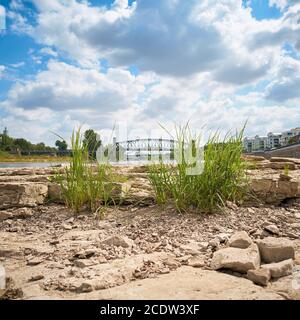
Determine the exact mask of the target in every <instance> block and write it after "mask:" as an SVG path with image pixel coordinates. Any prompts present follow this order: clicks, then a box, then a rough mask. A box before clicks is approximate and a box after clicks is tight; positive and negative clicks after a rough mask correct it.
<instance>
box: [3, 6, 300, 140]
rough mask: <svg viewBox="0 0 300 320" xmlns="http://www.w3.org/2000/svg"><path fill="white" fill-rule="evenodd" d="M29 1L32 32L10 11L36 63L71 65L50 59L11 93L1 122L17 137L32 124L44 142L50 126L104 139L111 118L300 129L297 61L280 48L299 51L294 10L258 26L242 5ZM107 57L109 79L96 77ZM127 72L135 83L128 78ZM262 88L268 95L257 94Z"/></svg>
mask: <svg viewBox="0 0 300 320" xmlns="http://www.w3.org/2000/svg"><path fill="white" fill-rule="evenodd" d="M32 2H33V3H34V4H35V6H36V7H37V9H38V14H37V20H36V25H34V26H33V25H32V26H31V25H27V22H28V21H27V20H26V19H25V18H23V17H22V16H21V15H20V13H19V12H17V11H16V12H14V14H15V15H16V17H17V18H18V19H17V22H16V23H17V25H18V26H19V27H20V28H22V27H23V32H26V33H27V34H29V35H31V36H32V37H33V38H34V39H35V40H36V41H38V42H39V43H40V44H43V45H44V46H45V47H44V48H42V49H41V50H40V52H34V54H33V53H32V55H31V56H32V57H33V59H36V61H37V62H40V63H42V62H43V60H41V56H42V55H47V56H49V55H50V56H52V57H54V58H56V59H58V57H68V58H71V61H72V62H73V64H74V65H71V64H67V63H65V62H59V61H56V60H50V61H49V62H48V64H47V66H46V68H44V70H43V71H40V72H39V73H38V74H37V75H36V76H35V77H33V78H31V79H30V80H26V81H25V80H23V81H20V82H18V83H16V84H15V85H14V86H13V87H12V88H11V90H10V91H9V94H8V97H7V99H6V100H5V101H4V102H2V103H0V107H2V108H4V109H5V110H6V112H7V114H8V116H7V117H6V118H5V119H4V120H3V121H7V123H9V124H10V125H11V126H12V128H14V129H15V130H16V131H17V132H19V133H20V134H21V133H22V130H23V129H22V128H21V127H17V126H22V125H24V124H26V123H30V124H32V128H35V131H36V135H39V136H40V137H41V138H38V139H39V140H40V139H44V140H45V141H49V139H51V138H49V132H48V131H47V130H45V127H47V128H49V130H52V131H55V132H60V133H62V134H63V135H64V136H66V137H67V136H68V135H69V134H70V131H71V130H72V127H73V126H74V125H75V124H78V123H79V122H80V123H84V124H86V125H87V126H91V127H93V128H94V129H96V130H100V129H104V130H105V131H106V132H108V131H109V130H110V129H111V128H112V127H113V125H114V122H115V121H127V122H128V126H129V127H136V128H141V129H149V130H150V129H153V128H156V127H158V122H160V123H163V124H164V125H166V126H171V125H172V123H173V121H175V122H181V123H183V122H186V121H188V120H191V122H192V124H193V126H194V127H196V128H201V127H202V126H203V125H206V127H207V128H211V129H218V128H219V129H222V130H225V131H226V130H228V129H230V128H235V127H240V126H241V125H242V124H243V123H244V122H245V121H246V120H248V121H249V122H248V123H249V125H248V128H249V129H248V131H247V133H249V134H256V133H260V134H264V133H266V132H267V131H271V130H273V131H277V130H278V131H280V130H283V129H286V128H288V127H292V126H298V125H299V122H300V113H299V108H298V105H297V103H298V102H299V101H300V97H299V94H298V91H297V90H295V89H296V88H297V86H299V85H300V84H299V74H300V69H299V62H297V60H295V59H293V58H292V57H289V58H287V57H286V53H284V52H283V51H282V45H283V43H284V42H285V41H288V42H290V43H291V44H292V45H293V46H294V47H295V49H297V43H298V40H299V33H298V29H299V23H298V20H297V19H298V9H297V8H298V7H297V5H294V6H289V7H288V8H287V9H286V10H285V13H284V15H283V17H282V18H280V19H277V20H264V21H257V20H255V19H254V18H253V17H252V15H251V12H250V8H243V7H242V5H241V1H236V0H220V1H208V0H203V1H196V0H191V1H178V0H165V1H150V0H138V1H137V5H136V6H135V5H133V6H128V2H127V1H126V0H118V1H115V3H114V5H112V6H111V7H110V8H106V7H93V6H91V5H90V4H88V2H86V1H82V2H77V1H75V0H70V1H59V0H44V1H38V0H32ZM278 3H279V2H278ZM282 3H283V2H282ZM294 3H295V1H294ZM278 5H279V4H278ZM284 6H285V4H284ZM22 19H23V20H22ZM25 22H26V23H25ZM19 30H20V29H19ZM58 53H59V55H58ZM101 58H106V59H107V60H108V65H109V67H108V69H107V73H101V72H99V69H100V68H99V64H100V62H99V61H100V59H101ZM130 65H135V66H137V67H138V69H139V70H140V73H139V75H138V76H133V75H132V74H131V73H130V72H129V71H127V69H128V67H129V66H130ZM262 82H263V83H264V86H265V87H267V89H266V90H265V89H264V87H262V88H260V89H256V87H257V88H258V87H259V86H260V85H261V83H262ZM237 90H244V91H245V92H246V93H244V94H243V95H240V94H237V92H238V91H237ZM256 90H258V91H256ZM287 114H292V115H293V117H287V116H286V115H287ZM13 119H15V120H16V123H15V124H13ZM28 135H30V137H32V138H33V139H37V136H36V135H35V134H34V133H33V132H29V133H28ZM25 136H26V135H25Z"/></svg>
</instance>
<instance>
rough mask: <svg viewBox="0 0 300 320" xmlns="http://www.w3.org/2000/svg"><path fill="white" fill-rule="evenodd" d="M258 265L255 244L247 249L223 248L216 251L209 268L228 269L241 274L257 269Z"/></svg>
mask: <svg viewBox="0 0 300 320" xmlns="http://www.w3.org/2000/svg"><path fill="white" fill-rule="evenodd" d="M259 265H260V256H259V251H258V247H257V245H256V244H252V245H250V246H249V247H248V248H247V249H240V248H231V247H230V248H225V249H220V250H218V251H216V252H215V253H214V255H213V258H212V261H211V268H212V269H214V270H218V269H223V268H224V269H230V270H232V271H237V272H241V273H247V271H248V270H251V269H257V268H259Z"/></svg>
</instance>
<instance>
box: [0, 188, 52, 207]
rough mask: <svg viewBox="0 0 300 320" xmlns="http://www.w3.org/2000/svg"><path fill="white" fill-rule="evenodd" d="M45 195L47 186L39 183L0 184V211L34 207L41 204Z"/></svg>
mask: <svg viewBox="0 0 300 320" xmlns="http://www.w3.org/2000/svg"><path fill="white" fill-rule="evenodd" d="M47 194H48V187H47V185H45V184H41V183H33V182H26V183H25V182H21V183H0V209H6V208H13V207H34V206H36V205H39V204H43V203H44V201H45V199H46V197H47Z"/></svg>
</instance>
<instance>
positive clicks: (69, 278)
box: [0, 159, 300, 299]
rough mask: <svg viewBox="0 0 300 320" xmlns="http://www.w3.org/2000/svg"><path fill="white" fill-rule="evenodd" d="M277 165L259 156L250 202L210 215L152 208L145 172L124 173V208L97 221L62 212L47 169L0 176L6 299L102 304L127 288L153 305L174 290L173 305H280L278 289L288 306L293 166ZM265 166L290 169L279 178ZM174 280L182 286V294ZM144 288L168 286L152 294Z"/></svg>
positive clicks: (293, 248) (295, 196) (295, 206)
mask: <svg viewBox="0 0 300 320" xmlns="http://www.w3.org/2000/svg"><path fill="white" fill-rule="evenodd" d="M275 160H276V159H275ZM275 160H274V159H273V160H272V161H270V162H269V161H267V160H265V159H259V160H258V159H256V161H257V163H258V166H257V167H256V168H252V169H249V170H248V172H247V174H248V175H249V177H250V181H251V188H252V192H254V195H255V197H254V198H255V200H254V198H253V199H250V200H249V201H246V203H245V204H244V205H243V206H241V205H237V204H235V203H232V202H227V203H226V205H227V208H226V212H225V213H224V214H216V215H214V214H212V215H205V214H199V213H193V212H191V213H190V214H187V215H179V214H178V213H176V210H175V209H174V208H173V207H171V206H166V207H165V208H162V207H159V206H157V205H155V204H154V196H153V193H152V191H151V188H150V186H149V183H148V181H147V177H146V174H145V168H139V169H138V170H137V168H130V167H127V168H122V170H121V171H122V172H121V173H120V174H121V175H124V176H126V177H128V181H126V185H124V186H121V185H120V186H119V187H120V188H119V187H118V188H116V190H119V191H120V192H117V193H116V196H117V197H122V201H123V202H122V205H119V206H117V207H111V208H107V210H106V212H105V217H104V220H100V221H99V220H97V219H95V217H94V216H92V215H89V214H87V213H86V212H81V213H80V215H79V216H77V217H74V216H73V214H72V213H71V212H70V211H69V210H68V209H67V208H66V207H65V206H64V205H63V203H62V201H61V194H60V189H59V187H58V186H57V185H56V184H54V183H53V182H51V179H49V178H50V177H51V175H53V173H54V170H53V169H18V170H13V169H5V170H3V169H0V237H1V240H2V244H1V246H0V263H3V265H4V266H5V268H6V270H7V274H8V275H9V276H11V277H12V278H13V279H14V281H15V285H14V287H13V289H12V290H11V291H10V297H12V298H20V297H24V298H25V299H34V298H41V297H47V298H53V299H55V298H71V299H74V298H81V297H86V298H89V297H93V298H95V299H99V297H105V298H106V297H109V295H110V293H109V292H114V296H113V297H119V296H121V292H126V288H127V287H128V290H132V291H130V292H137V291H138V290H145V291H143V293H141V295H143V294H145V296H146V297H152V294H153V297H154V298H155V297H159V296H160V294H161V293H160V291H161V292H165V291H166V290H167V289H168V288H173V289H172V291H171V294H172V295H171V297H173V298H179V299H182V298H192V299H197V298H199V297H209V298H211V297H219V296H221V297H223V298H224V297H225V298H230V297H235V298H239V297H240V298H247V299H250V298H251V299H252V298H253V299H260V298H263V297H269V298H274V299H282V295H280V294H282V292H283V289H282V287H280V289H277V287H276V286H278V288H279V284H280V285H281V283H282V286H285V287H284V288H285V289H284V290H286V291H285V292H286V297H287V298H291V299H292V298H293V299H294V298H295V297H297V296H298V293H297V289H295V288H294V289H293V290H291V289H286V288H287V283H288V281H289V285H290V283H292V281H293V279H296V276H297V274H298V273H299V274H300V270H298V269H297V268H296V267H297V265H298V264H299V263H300V262H299V261H300V258H299V248H300V241H299V239H300V228H299V224H300V221H299V219H300V201H299V199H300V190H299V183H300V170H299V168H300V162H299V163H296V162H292V161H291V160H285V161H279V160H278V161H277V160H276V161H275ZM271 163H275V164H276V165H275V167H280V168H282V166H283V167H284V165H285V164H286V163H289V164H290V163H292V164H293V165H294V166H293V165H291V166H290V168H295V170H292V169H290V172H289V177H290V179H285V178H283V175H284V172H283V169H272V168H271V167H273V168H275V167H274V165H273V164H271ZM277 163H280V164H277ZM259 166H260V168H259V170H258V169H257V168H258V167H259ZM35 186H37V187H35ZM6 187H7V188H6ZM257 199H258V200H259V201H257ZM279 205H280V206H279ZM293 259H295V261H294V260H293ZM297 261H298V262H297ZM211 269H214V270H218V272H216V271H212V270H211ZM178 275H181V277H183V279H184V281H185V287H182V288H183V289H182V291H181V293H180V294H177V293H176V292H178V290H177V287H175V286H177V284H178V286H180V285H181V284H180V283H181V282H180V281H181V280H180V279H181V278H179V276H178ZM204 276H205V279H199V278H197V277H204ZM208 279H210V280H209V281H208ZM216 279H219V280H218V281H216ZM275 280H276V281H275ZM148 281H149V282H148ZM170 281H173V282H170ZM202 281H204V282H202ZM205 281H207V284H206V285H204V286H203V283H206V282H205ZM198 282H199V284H197V285H199V287H197V290H196V288H195V287H194V286H195V284H196V283H198ZM140 283H141V284H142V286H141V287H139V285H138V284H140ZM148 283H151V286H152V287H153V288H154V287H155V286H157V285H158V286H161V284H162V283H168V286H165V287H163V288H161V290H160V291H158V292H156V293H155V295H154V293H153V291H151V286H150V287H149V288H150V289H149V290H148V291H146V288H147V284H148ZM254 283H255V284H256V285H255V284H254ZM208 284H209V285H208ZM257 285H259V286H257ZM118 286H121V287H120V289H119V288H115V287H118ZM238 287H239V288H243V290H242V289H241V290H240V291H239V290H238V289H237V288H238ZM129 288H132V289H129ZM143 288H145V289H143ZM190 288H195V289H190ZM222 288H224V290H225V291H224V292H223V295H222V294H221V293H220V292H221V291H222ZM265 288H266V289H265ZM270 288H272V290H273V291H272V290H271V291H270ZM299 288H300V287H299ZM114 289H116V290H114ZM108 290H110V291H108ZM123 290H125V291H123ZM226 290H227V291H226ZM130 292H129V291H128V292H127V293H128V294H127V296H126V297H129V296H130V295H131V294H132V293H130ZM277 292H280V294H277ZM235 293H236V294H237V295H235ZM202 294H203V295H202ZM299 297H300V292H299Z"/></svg>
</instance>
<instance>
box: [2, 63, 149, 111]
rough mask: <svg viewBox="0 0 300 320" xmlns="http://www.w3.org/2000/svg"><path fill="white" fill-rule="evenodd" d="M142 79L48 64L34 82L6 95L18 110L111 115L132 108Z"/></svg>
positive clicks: (119, 72)
mask: <svg viewBox="0 0 300 320" xmlns="http://www.w3.org/2000/svg"><path fill="white" fill-rule="evenodd" d="M143 81H144V77H142V76H140V77H134V76H132V75H131V74H130V72H129V71H126V70H116V69H112V68H111V69H109V70H108V72H107V74H103V73H99V72H98V71H97V70H93V69H80V68H78V67H75V66H72V65H69V64H66V63H63V62H57V61H53V60H51V61H50V62H49V63H48V68H47V70H46V71H42V72H40V73H39V74H38V75H37V76H36V78H35V79H34V80H29V81H25V82H23V83H17V84H16V85H15V86H14V87H13V88H12V89H11V90H10V92H9V94H8V101H9V104H10V105H12V106H14V107H17V108H22V109H35V108H44V107H46V108H49V109H51V110H71V109H93V110H94V111H95V112H97V110H98V111H99V112H102V113H103V112H111V111H115V110H118V109H121V108H126V107H127V106H129V105H132V104H133V103H134V102H135V100H136V99H137V96H138V94H139V93H140V92H141V91H143V89H144V83H143Z"/></svg>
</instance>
